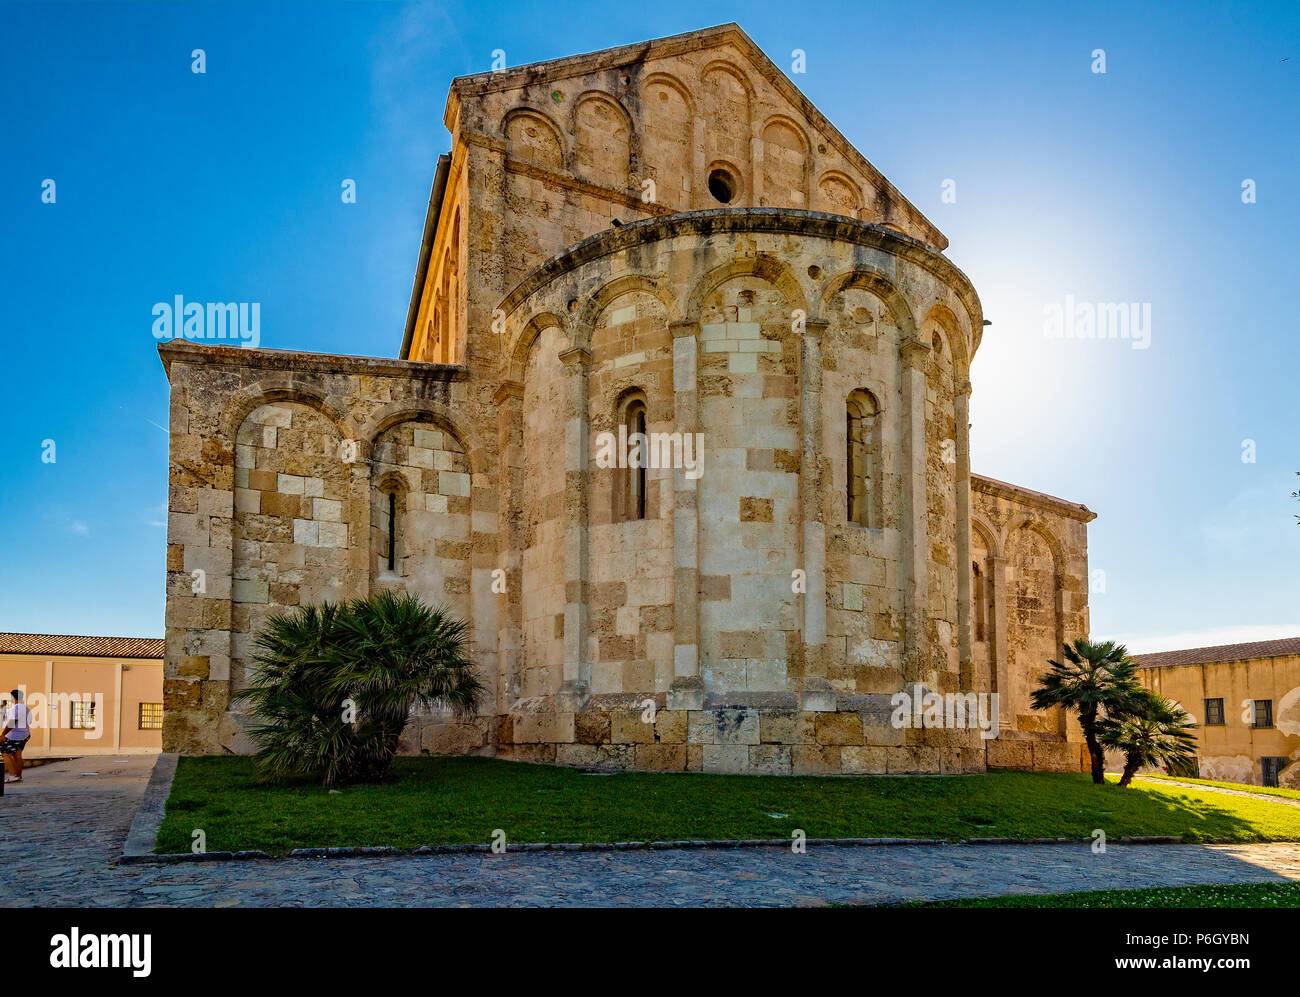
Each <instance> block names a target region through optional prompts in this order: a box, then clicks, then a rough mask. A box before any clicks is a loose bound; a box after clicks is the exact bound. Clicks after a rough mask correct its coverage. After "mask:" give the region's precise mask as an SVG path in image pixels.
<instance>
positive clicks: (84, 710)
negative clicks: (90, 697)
mask: <svg viewBox="0 0 1300 997" xmlns="http://www.w3.org/2000/svg"><path fill="white" fill-rule="evenodd" d="M69 705H70V706H71V707H72V729H73V730H94V729H95V704H94V703H93V702H88V703H70V704H69Z"/></svg>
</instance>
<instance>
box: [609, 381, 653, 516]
mask: <svg viewBox="0 0 1300 997" xmlns="http://www.w3.org/2000/svg"><path fill="white" fill-rule="evenodd" d="M617 420H618V451H619V457H620V470H619V477H618V479H617V480H618V486H617V487H616V488H615V489H614V519H615V521H627V520H630V519H645V518H646V514H647V512H648V511H649V508H650V504H649V478H648V475H647V474H646V470H647V467H648V465H649V463H650V446H649V438H648V436H647V429H646V425H647V423H646V402H645V395H644V394H642V393H641V392H640V391H631V392H628V393H627V394H626V395H624V397H623V399H622V401H621V402H620V404H619V408H618V413H617Z"/></svg>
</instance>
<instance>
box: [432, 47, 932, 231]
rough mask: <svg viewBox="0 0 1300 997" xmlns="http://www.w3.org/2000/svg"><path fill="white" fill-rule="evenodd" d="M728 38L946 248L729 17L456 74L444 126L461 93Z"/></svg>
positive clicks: (659, 56)
mask: <svg viewBox="0 0 1300 997" xmlns="http://www.w3.org/2000/svg"><path fill="white" fill-rule="evenodd" d="M727 44H731V45H734V46H735V47H736V48H737V49H739V50H740V52H741V53H742V54H744V55H745V56H746V57H747V58H748V59H749V61H750V63H751V64H752V65H753V67H754V68H755V69H756V70H757V71H758V72H759V73H760V74H761V75H762V76H763V77H764V78H765V79H766V80H767V81H768V82H769V83H770V84H771V85H772V86H773V87H775V88H776V90H777V92H778V93H780V94H781V95H782V96H783V97H785V99H786V100H788V101H789V102H790V103H791V104H792V105H794V106H795V107H797V108H798V109H799V110H800V111H801V112H802V113H803V115H804V116H805V117H806V118H807V119H808V123H809V124H810V125H812V126H813V127H814V128H816V129H817V130H819V131H821V132H822V133H823V134H824V135H825V137H826V139H827V141H829V142H831V143H832V144H833V145H835V146H836V148H837V149H838V150H839V152H840V154H841V155H843V156H844V157H845V158H846V159H848V160H849V161H850V162H852V163H854V164H855V165H856V166H857V167H858V168H859V169H860V170H861V171H862V173H863V176H865V177H866V178H867V179H868V180H870V181H871V183H872V184H873V185H874V186H876V187H877V188H878V189H880V190H882V191H885V192H886V193H887V194H888V196H889V198H890V200H892V201H895V202H896V203H902V204H904V205H906V206H907V209H908V210H909V212H910V213H911V214H913V215H914V216H915V220H916V222H917V227H918V228H920V229H922V230H924V232H925V239H924V241H925V242H926V243H928V244H929V245H931V246H933V247H934V248H935V249H937V250H939V251H940V252H942V251H943V250H945V249H947V248H948V237H947V236H945V235H944V234H943V233H942V232H940V231H939V229H938V228H937V227H936V226H935V225H934V223H933V222H931V221H930V220H929V219H928V218H926V217H925V215H924V214H922V213H921V211H920V209H918V208H917V207H916V205H914V204H913V203H912V202H911V201H909V200H908V199H907V198H906V197H904V196H903V195H902V193H900V192H899V190H898V188H896V187H895V186H894V185H893V184H892V183H890V182H889V180H888V179H887V178H886V177H885V175H884V174H883V173H881V172H880V171H879V170H878V169H876V167H875V166H873V165H872V164H871V162H870V161H869V160H868V159H867V157H866V156H864V155H863V154H862V153H861V152H859V151H858V149H857V147H856V146H854V145H853V143H852V142H850V141H849V140H848V139H847V138H845V137H844V135H843V134H842V133H841V132H840V130H839V129H838V128H836V127H835V126H834V125H833V124H831V122H830V120H829V119H828V118H827V117H826V115H824V114H822V112H821V111H819V110H818V109H817V105H815V104H814V103H813V102H812V101H811V100H809V99H808V98H807V97H806V96H804V94H803V91H801V90H800V89H799V88H798V87H797V86H795V85H794V83H793V82H792V81H791V80H790V77H788V76H786V74H785V73H784V72H782V71H781V69H780V68H779V67H778V66H777V65H776V63H774V62H773V61H772V60H771V59H769V58H768V57H767V54H766V53H765V52H764V51H763V50H762V49H761V48H759V47H758V45H757V44H756V43H755V42H754V40H753V39H752V38H750V37H749V35H747V34H745V32H744V30H743V29H742V28H741V27H740V25H738V24H735V23H734V22H733V23H728V24H719V25H717V26H715V27H712V28H701V29H699V30H697V31H687V32H684V33H682V34H680V35H669V36H667V37H665V38H656V39H653V40H651V41H645V42H636V43H634V44H631V45H620V46H617V47H616V48H607V49H601V50H600V51H598V52H588V53H586V54H584V55H570V56H565V57H564V58H561V59H547V60H545V61H543V62H531V63H528V64H526V65H523V66H514V67H512V68H508V69H504V70H501V71H499V72H490V71H489V72H486V73H475V74H473V75H471V76H458V77H456V78H455V79H454V80H452V83H451V92H450V93H449V94H448V96H447V111H446V114H445V117H444V120H445V122H446V124H447V127H448V128H449V129H450V128H451V127H452V125H453V124H454V122H455V117H456V115H455V104H456V102H457V101H458V100H459V99H460V98H461V97H465V96H476V95H480V94H486V93H493V92H495V91H498V90H509V89H513V88H515V87H520V86H526V85H528V84H530V83H538V82H541V81H543V80H546V81H550V80H560V79H568V78H570V77H574V76H584V75H586V74H588V73H593V72H599V71H601V70H607V69H617V68H618V67H620V66H626V65H634V64H636V63H640V62H646V61H648V60H650V59H662V58H665V57H667V56H672V55H676V54H679V53H683V52H696V51H700V50H702V49H710V48H720V47H722V46H724V45H727Z"/></svg>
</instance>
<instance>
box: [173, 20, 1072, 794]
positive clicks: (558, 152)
mask: <svg viewBox="0 0 1300 997" xmlns="http://www.w3.org/2000/svg"><path fill="white" fill-rule="evenodd" d="M444 120H445V122H446V125H447V128H448V129H449V130H450V132H451V136H452V143H451V152H450V153H449V154H448V155H445V156H443V157H442V158H441V159H440V161H439V163H438V166H437V171H436V173H435V176H434V180H433V190H432V196H431V198H430V201H429V211H428V215H427V218H426V221H425V226H424V235H423V239H422V242H421V245H420V247H419V257H418V262H417V267H416V279H415V286H414V288H413V292H412V297H411V304H410V309H409V314H408V318H407V324H406V330H405V336H404V338H403V340H402V343H401V351H400V359H396V360H393V359H382V358H368V357H350V356H334V355H324V354H315V353H297V352H284V351H274V350H263V349H240V348H238V347H235V346H225V345H219V344H212V343H204V344H196V343H191V342H184V341H180V340H177V341H173V342H170V343H166V344H164V345H162V346H160V348H159V349H160V354H161V356H162V360H163V363H164V365H165V367H166V369H167V373H168V377H169V379H170V382H171V416H170V418H171V426H170V429H171V458H170V495H169V502H170V505H169V509H170V513H169V525H168V547H167V577H168V586H167V593H168V597H167V618H166V627H167V629H166V643H167V653H166V682H165V685H166V691H165V700H166V702H165V706H166V721H165V724H166V727H165V732H164V750H170V751H182V752H188V753H213V752H222V751H236V752H242V751H248V750H250V749H251V747H252V745H251V743H250V742H249V739H248V737H247V735H246V734H245V733H244V731H243V720H242V718H241V716H240V715H239V713H238V710H237V708H235V706H234V705H232V703H231V701H230V696H231V692H232V691H233V690H235V689H237V688H239V687H240V685H241V684H242V683H243V682H244V681H245V677H246V674H247V671H248V669H249V668H250V659H251V654H252V641H253V637H254V635H255V634H256V632H257V630H258V629H259V627H260V626H261V625H262V623H263V621H264V620H265V619H266V618H267V616H268V615H269V614H272V613H275V612H277V611H279V610H281V609H282V608H284V607H291V606H296V605H299V604H304V603H311V602H320V601H324V600H330V601H338V600H341V599H345V598H350V597H354V596H358V595H364V594H366V593H367V592H371V591H374V590H377V589H381V588H396V589H402V590H406V591H410V592H415V593H418V594H419V595H421V596H422V597H424V598H425V599H427V600H428V601H430V602H434V603H438V604H440V605H443V606H446V607H447V608H449V609H450V610H451V611H452V612H453V613H455V614H456V615H458V616H460V617H462V618H464V619H466V620H467V621H469V623H470V625H471V628H472V633H473V647H472V654H473V657H474V660H475V661H476V662H477V664H478V666H479V669H480V672H481V676H482V679H483V681H484V683H485V684H486V686H487V687H488V689H489V691H490V696H489V697H488V698H486V699H485V700H484V702H483V703H482V706H481V709H480V712H479V715H478V716H476V717H460V718H458V717H454V716H451V715H446V716H444V715H428V716H426V715H420V716H416V717H413V718H412V721H411V724H410V726H409V727H408V728H407V731H406V734H405V736H404V744H403V749H404V750H406V751H409V752H419V751H429V752H436V753H444V752H458V753H480V754H493V755H496V756H499V757H504V758H513V759H519V760H526V761H534V762H548V763H558V764H564V765H578V766H590V767H602V768H635V769H655V770H682V771H705V772H709V771H714V772H763V773H794V774H816V773H829V774H858V773H954V772H981V771H984V769H985V768H986V767H989V766H993V767H1004V768H1007V767H1009V768H1024V769H1030V768H1033V769H1049V770H1057V771H1077V770H1079V769H1080V767H1081V757H1086V754H1085V753H1083V752H1082V751H1081V747H1082V746H1081V745H1080V744H1079V743H1078V742H1077V740H1076V738H1077V731H1076V730H1075V729H1074V726H1075V725H1073V724H1071V725H1069V726H1067V724H1066V722H1065V718H1064V717H1063V716H1062V715H1060V714H1055V713H1037V712H1034V711H1032V710H1031V709H1030V704H1029V693H1030V690H1031V688H1032V687H1033V685H1034V683H1035V680H1036V679H1037V676H1038V675H1039V674H1040V673H1041V672H1042V671H1043V670H1044V666H1045V662H1046V660H1047V659H1048V658H1049V657H1055V656H1057V655H1058V654H1059V652H1060V647H1061V643H1062V642H1063V641H1065V640H1072V639H1074V638H1076V637H1080V636H1085V635H1086V634H1087V633H1088V604H1087V598H1088V585H1087V577H1088V572H1087V523H1088V522H1089V521H1090V520H1092V519H1093V518H1094V516H1093V513H1091V512H1090V511H1089V510H1088V509H1087V508H1086V507H1084V506H1083V505H1080V504H1077V503H1073V502H1067V501H1063V500H1061V499H1058V498H1053V497H1051V496H1048V495H1043V494H1040V493H1038V492H1035V491H1031V490H1029V489H1026V488H1022V487H1019V486H1016V485H1010V484H1006V483H1003V482H1000V481H995V480H992V479H990V478H984V477H981V476H979V475H976V474H973V473H972V472H971V470H970V464H969V450H968V429H969V427H968V422H969V419H968V415H967V411H968V402H969V397H970V392H971V383H970V373H969V371H970V364H971V360H972V358H973V357H974V355H975V351H976V350H977V349H978V348H979V345H980V338H981V335H982V334H983V332H984V320H983V314H982V311H981V306H980V301H979V298H978V296H977V295H976V292H975V289H974V287H972V286H971V284H970V282H969V281H968V280H967V278H966V276H965V275H964V274H963V273H962V271H961V270H959V269H957V267H956V266H954V265H953V263H951V262H950V261H949V260H948V258H947V257H946V256H945V255H944V253H943V251H944V250H945V248H946V247H947V245H948V240H947V239H946V238H945V237H944V236H943V234H942V233H941V232H940V231H939V230H938V229H937V228H935V226H934V225H933V224H932V223H931V222H930V221H929V220H927V219H926V218H925V217H924V216H923V215H922V214H921V213H920V212H919V211H918V210H917V209H916V208H915V207H914V206H913V205H912V204H911V203H910V202H909V201H908V200H907V199H906V198H905V197H904V196H903V195H902V194H901V193H899V191H897V190H896V189H895V188H894V187H893V185H892V184H890V182H889V181H888V180H886V179H885V177H883V176H882V175H881V174H880V173H879V172H878V171H877V170H876V168H875V167H873V166H872V165H871V163H870V162H868V161H867V160H866V159H865V158H864V157H863V156H862V154H861V153H859V152H858V151H857V149H855V148H854V147H853V146H852V145H851V144H850V143H849V141H848V140H847V139H846V138H845V137H844V136H843V135H842V134H840V132H839V131H837V130H836V128H835V127H834V126H833V125H832V124H831V123H830V122H829V121H827V120H826V118H825V117H823V116H822V114H821V113H820V112H819V111H818V110H817V109H816V108H815V107H814V106H813V105H812V104H811V103H810V102H809V101H808V99H807V98H806V97H804V96H803V94H802V93H800V91H799V90H798V89H797V88H796V87H795V86H794V85H793V84H792V83H791V81H790V80H789V79H788V78H787V77H786V76H785V75H784V74H783V73H782V72H781V71H780V70H779V69H778V68H777V67H776V66H775V65H774V64H773V63H772V62H771V61H770V60H769V59H768V58H767V57H766V56H765V55H764V54H763V53H762V52H761V51H760V50H759V49H758V48H757V46H756V45H755V44H754V43H753V42H752V41H751V40H750V39H749V38H748V36H746V35H745V33H744V32H743V31H741V30H740V29H739V28H738V27H737V26H735V25H723V26H721V27H716V28H710V29H707V30H703V31H696V32H691V33H688V34H684V35H677V36H674V37H670V38H662V39H658V40H656V41H650V42H645V43H642V44H637V45H629V46H624V47H621V48H615V49H610V50H607V51H603V52H597V53H594V54H591V55H581V56H573V57H569V58H563V59H557V60H554V61H550V62H544V63H539V64H534V65H528V66H520V67H517V68H512V69H507V70H504V71H500V72H492V73H484V74H481V75H477V76H467V77H461V78H459V79H456V80H454V81H453V82H452V85H451V92H450V94H449V96H448V101H447V107H446V112H445V118H444ZM1047 414H1048V413H1044V416H1046V415H1047ZM611 441H615V443H616V445H614V446H612V447H611V446H609V444H610V443H611ZM642 441H645V443H644V444H643V443H642ZM611 453H612V455H613V456H612V459H611V457H610V455H611ZM598 458H603V459H598ZM638 465H639V466H638ZM647 465H648V466H647ZM199 571H201V572H202V577H203V579H204V584H203V585H202V586H197V585H195V584H194V578H195V577H196V575H195V572H199ZM918 687H921V688H923V689H925V690H930V691H932V692H934V693H939V694H956V693H962V694H976V696H973V697H971V699H972V701H974V699H975V698H976V697H978V695H979V694H992V693H996V694H997V699H996V703H997V721H998V734H997V737H995V738H985V737H982V736H981V731H979V730H973V729H970V728H969V727H957V728H954V727H953V726H951V725H933V724H926V725H924V726H918V725H911V726H903V727H900V726H899V725H898V724H897V723H891V721H890V713H891V707H890V703H891V697H892V696H893V695H894V694H895V693H898V692H899V691H901V690H906V689H917V688H918ZM647 701H653V708H652V709H651V708H649V707H648V706H647ZM988 701H990V702H992V701H993V700H992V697H991V696H990V697H988Z"/></svg>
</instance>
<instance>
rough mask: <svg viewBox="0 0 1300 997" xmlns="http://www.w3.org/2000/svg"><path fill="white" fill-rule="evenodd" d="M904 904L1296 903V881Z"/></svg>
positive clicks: (1299, 892) (1299, 899)
mask: <svg viewBox="0 0 1300 997" xmlns="http://www.w3.org/2000/svg"><path fill="white" fill-rule="evenodd" d="M904 906H907V907H1151V908H1169V907H1300V883H1246V884H1238V885H1235V886H1161V887H1156V888H1155V889H1150V890H1094V891H1092V892H1089V893H1054V894H1049V895H1047V896H1041V897H1022V896H1016V897H981V898H980V899H977V900H942V901H939V902H937V903H910V904H906V905H904Z"/></svg>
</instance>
